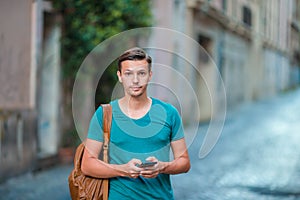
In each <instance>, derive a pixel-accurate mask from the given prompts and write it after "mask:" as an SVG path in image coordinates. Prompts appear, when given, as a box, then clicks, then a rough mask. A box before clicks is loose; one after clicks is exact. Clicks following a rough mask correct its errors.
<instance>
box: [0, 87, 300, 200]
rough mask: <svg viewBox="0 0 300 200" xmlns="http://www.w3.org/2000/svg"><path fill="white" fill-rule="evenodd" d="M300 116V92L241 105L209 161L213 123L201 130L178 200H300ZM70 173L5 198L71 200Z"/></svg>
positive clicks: (39, 177)
mask: <svg viewBox="0 0 300 200" xmlns="http://www.w3.org/2000/svg"><path fill="white" fill-rule="evenodd" d="M299 111H300V90H299V89H298V90H295V91H292V92H288V93H286V94H282V95H280V96H279V97H276V98H273V99H269V100H263V101H259V102H255V103H249V104H247V105H242V106H239V107H238V108H236V109H235V110H233V111H230V112H228V113H227V118H226V122H225V126H224V129H223V132H222V135H221V137H220V139H219V141H218V143H217V144H216V146H215V148H214V149H213V151H212V152H211V153H210V154H209V155H208V156H207V157H205V158H204V159H199V156H198V154H199V150H200V146H201V143H202V141H203V137H204V134H205V130H206V128H207V124H203V125H201V126H200V130H199V134H198V136H197V137H196V138H195V140H194V141H193V143H192V145H191V146H190V147H189V152H190V157H191V162H192V168H191V170H190V172H189V173H187V174H182V175H175V176H173V178H172V180H173V186H174V192H175V199H178V200H181V199H185V200H248V199H249V200H257V199H259V200H279V199H280V200H292V199H300V145H299V142H300V123H299V122H300V115H299V114H298V113H299ZM187 130H188V129H187ZM187 134H188V133H187ZM70 170H71V166H69V165H67V166H57V167H54V168H52V169H50V170H45V171H41V172H38V173H34V174H26V175H23V176H20V177H16V178H13V179H11V180H8V181H7V182H5V183H3V184H1V185H0V199H5V200H10V199H18V200H22V199H24V200H31V199H32V200H37V199H46V200H48V199H49V200H50V199H55V200H67V199H70V197H69V194H68V184H67V176H68V174H69V172H70Z"/></svg>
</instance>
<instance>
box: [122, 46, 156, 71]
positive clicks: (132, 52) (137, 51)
mask: <svg viewBox="0 0 300 200" xmlns="http://www.w3.org/2000/svg"><path fill="white" fill-rule="evenodd" d="M125 60H146V61H147V63H148V67H149V71H150V70H151V63H152V58H151V57H150V56H149V55H148V54H147V53H146V52H145V51H144V50H143V49H141V48H139V47H134V48H131V49H128V50H127V51H125V52H124V53H123V54H122V55H120V56H119V59H118V71H120V72H121V68H122V66H121V63H122V62H123V61H125Z"/></svg>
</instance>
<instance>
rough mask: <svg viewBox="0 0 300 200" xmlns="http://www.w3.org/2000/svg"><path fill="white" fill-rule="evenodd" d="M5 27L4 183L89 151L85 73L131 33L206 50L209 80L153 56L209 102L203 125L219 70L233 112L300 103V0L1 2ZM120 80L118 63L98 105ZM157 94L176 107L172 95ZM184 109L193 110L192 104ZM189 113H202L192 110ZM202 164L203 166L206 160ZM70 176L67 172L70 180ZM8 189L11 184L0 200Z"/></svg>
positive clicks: (201, 58) (200, 56)
mask: <svg viewBox="0 0 300 200" xmlns="http://www.w3.org/2000/svg"><path fill="white" fill-rule="evenodd" d="M0 25H1V26H0V27H1V28H0V85H1V86H0V183H2V184H5V183H6V182H7V181H9V180H11V179H12V178H15V177H19V176H20V175H24V174H28V173H36V172H37V171H43V170H45V169H49V167H50V166H51V167H53V166H57V165H59V164H63V165H64V167H65V165H67V166H70V163H71V162H72V156H73V154H74V149H75V147H76V146H77V145H78V144H79V143H80V139H79V138H78V136H77V133H76V129H75V127H74V122H73V116H72V89H73V83H74V80H75V76H76V73H77V70H78V69H79V67H80V65H81V63H82V62H83V60H84V58H85V57H86V55H87V54H88V53H89V52H90V51H92V50H93V48H95V47H96V46H97V45H98V44H99V43H101V42H102V41H104V40H106V39H108V38H109V37H111V36H114V35H115V34H118V33H120V32H122V31H126V30H129V29H133V28H139V27H150V26H156V27H163V28H169V29H173V30H176V31H179V32H181V33H184V34H186V35H188V36H189V37H191V38H193V39H194V40H195V41H197V42H198V43H199V44H200V45H201V46H202V47H203V48H204V50H205V52H204V51H202V50H200V49H198V50H197V49H196V50H195V49H193V50H192V51H190V54H191V55H192V57H193V58H194V59H196V60H197V63H198V66H195V67H197V69H198V70H199V71H200V73H201V75H202V76H205V77H206V80H204V79H203V77H202V78H201V76H199V74H196V73H194V71H193V69H190V68H185V67H184V66H180V63H179V62H180V60H178V59H177V57H176V56H174V57H172V56H167V57H164V56H163V55H158V54H155V55H152V56H153V57H154V58H156V59H157V62H158V63H159V62H160V60H163V59H165V60H164V63H165V64H168V66H176V70H177V71H179V72H180V73H181V74H183V75H184V76H185V77H186V78H187V79H188V80H190V84H191V85H192V87H193V88H194V90H195V92H196V94H197V97H198V99H199V100H201V101H200V107H201V115H200V116H199V118H198V119H197V121H198V122H199V123H200V124H203V126H205V124H206V123H207V122H208V121H209V120H210V118H211V116H212V114H213V113H212V108H211V99H210V94H209V92H208V91H210V92H213V93H218V92H219V90H220V84H221V83H220V82H219V81H218V80H217V79H216V74H215V73H216V72H215V71H214V70H213V68H214V67H215V66H217V68H218V71H219V73H220V75H221V77H222V79H223V81H224V87H225V90H226V102H227V111H228V112H229V113H232V112H235V111H236V110H237V109H238V108H240V106H243V105H249V104H251V103H255V102H261V101H266V100H270V101H271V102H272V99H276V98H278V97H282V95H283V96H284V95H288V96H289V98H290V99H289V100H286V101H282V103H287V104H290V103H289V102H294V103H295V104H296V101H292V100H294V99H295V98H297V97H300V96H299V95H298V96H297V95H295V96H293V95H292V96H291V93H292V94H294V93H296V94H298V93H299V92H298V87H299V83H300V1H299V0H164V1H159V0H149V1H148V0H143V1H137V0H116V1H110V0H102V1H93V0H65V1H61V0H52V1H43V0H22V1H20V0H0ZM149 37H150V38H151V40H150V41H149V42H152V43H154V44H155V43H156V42H161V41H164V42H167V43H168V46H169V48H170V49H173V50H174V51H176V52H180V51H184V50H185V49H188V47H189V46H188V45H189V44H184V43H182V41H180V39H174V40H168V38H167V36H161V35H160V36H153V35H152V36H151V35H150V36H149ZM131 42H132V41H131ZM138 44H139V43H136V44H135V45H138ZM210 58H212V60H211V59H210ZM115 73H116V66H115V64H114V63H113V64H112V67H111V68H108V70H106V72H105V75H104V76H103V77H102V78H101V84H102V85H101V86H99V87H98V89H97V93H96V99H95V107H97V106H99V104H100V103H105V102H108V101H109V100H110V97H111V93H112V88H113V87H114V85H115V84H116V82H117V77H116V74H115ZM169 76H170V75H169V74H162V73H160V74H159V73H158V76H156V79H160V78H166V79H167V81H169V82H170V83H171V84H178V83H176V79H173V78H172V77H169ZM172 82H174V83H172ZM178 85H180V84H178ZM152 92H154V93H155V95H156V96H157V97H160V98H161V99H164V100H166V101H169V102H171V103H174V104H176V102H175V101H174V100H173V99H172V98H171V97H169V96H168V95H166V93H165V92H164V91H163V90H162V91H159V88H158V89H157V91H152ZM184 101H187V102H189V101H190V99H189V97H186V98H185V99H184ZM267 104H268V103H266V105H267ZM270 104H271V103H270ZM276 105H277V104H276ZM264 108H265V107H262V108H261V109H262V110H263V109H264ZM276 108H277V107H274V108H273V107H271V109H276ZM297 108H298V107H297ZM184 109H188V110H190V111H191V112H192V111H193V108H192V107H188V106H187V107H185V108H184ZM249 111H251V109H250V110H249ZM260 111H261V110H260ZM291 111H295V110H294V109H292V110H291ZM238 114H239V113H237V115H238ZM261 114H262V112H261V113H260V112H258V113H257V114H255V115H253V116H252V117H253V118H256V117H259V116H260V115H261ZM230 116H231V115H230ZM183 120H184V122H185V123H186V124H187V126H188V123H187V122H188V121H189V116H183ZM287 123H288V121H287ZM225 126H226V124H225ZM240 126H243V125H242V124H241V125H240ZM265 128H266V127H265ZM187 130H188V128H187ZM241 130H243V129H242V128H241ZM261 131H262V132H264V130H261ZM297 131H298V132H299V130H297ZM199 134H201V133H199ZM240 134H241V133H240ZM298 134H299V133H298ZM297 139H299V138H297ZM299 153H300V152H299ZM192 155H194V154H192ZM195 155H196V154H195ZM297 155H298V154H297ZM192 159H198V158H197V155H196V156H195V158H194V157H192ZM211 165H213V164H211ZM69 169H71V168H63V170H61V171H62V172H64V173H65V174H68V172H69V171H68V170H69ZM298 170H300V168H299V169H298ZM58 171H60V170H57V171H55V172H53V173H59V172H58ZM62 177H65V176H63V175H62ZM37 185H38V184H37ZM0 187H1V185H0ZM35 187H37V186H35ZM65 187H67V185H65ZM178 188H179V189H180V187H179V186H178ZM8 191H9V189H8V186H5V189H4V190H0V196H1V195H2V193H7V192H8ZM298 191H300V189H299V190H298ZM1 192H2V193H1ZM299 193H300V192H299ZM299 193H296V194H295V193H294V194H292V197H295V198H296V197H298V196H300V195H299ZM297 194H298V196H297ZM177 195H180V194H177ZM0 198H1V197H0ZM182 198H183V197H182ZM25 199H26V198H25ZM28 199H29V198H28ZM32 199H34V197H32ZM66 199H68V197H66ZM178 199H181V198H178ZM187 199H192V198H187ZM195 199H201V197H197V198H195ZM202 199H222V198H221V197H220V198H219V197H215V198H213V197H210V198H208V197H207V198H204V197H203V198H202ZM223 199H225V198H223ZM292 199H293V198H292Z"/></svg>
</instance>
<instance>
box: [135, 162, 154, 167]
mask: <svg viewBox="0 0 300 200" xmlns="http://www.w3.org/2000/svg"><path fill="white" fill-rule="evenodd" d="M155 164H157V162H144V163H142V164H137V165H136V166H137V167H140V168H144V167H152V166H154V165H155Z"/></svg>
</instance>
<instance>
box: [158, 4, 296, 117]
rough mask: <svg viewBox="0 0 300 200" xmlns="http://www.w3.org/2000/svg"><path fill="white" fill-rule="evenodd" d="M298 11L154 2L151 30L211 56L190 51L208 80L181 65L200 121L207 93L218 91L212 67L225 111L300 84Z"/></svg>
mask: <svg viewBox="0 0 300 200" xmlns="http://www.w3.org/2000/svg"><path fill="white" fill-rule="evenodd" d="M299 10H300V8H299V1H298V0H264V1H260V0H186V1H179V0H166V1H156V0H155V1H153V13H154V16H155V23H156V24H155V26H159V27H165V28H169V29H174V30H177V31H180V32H182V33H185V34H187V35H189V36H190V37H191V38H193V39H194V40H195V41H197V42H198V43H199V44H200V45H201V46H202V47H203V48H204V49H205V50H206V51H207V54H208V55H209V56H211V58H212V60H210V59H207V57H209V56H206V55H203V53H201V51H200V50H198V51H197V50H196V51H195V50H193V51H191V53H192V54H193V56H194V59H195V60H198V66H196V67H197V68H198V69H199V71H200V73H201V75H202V76H204V77H206V79H207V80H206V81H204V80H203V78H201V77H199V76H197V75H195V73H194V72H186V70H189V69H188V68H185V67H184V66H182V68H181V69H180V70H181V71H185V72H184V73H185V74H189V75H188V76H187V79H188V80H193V81H191V84H192V85H193V88H194V89H195V92H196V93H197V95H198V100H199V102H200V108H201V109H200V110H201V115H200V118H199V120H200V121H207V120H209V119H210V118H211V115H212V105H211V94H212V93H216V94H217V93H219V89H220V83H219V82H218V80H216V78H215V77H216V74H215V72H214V70H213V68H214V67H217V68H218V71H219V72H220V74H221V77H222V80H223V83H224V87H225V91H226V101H227V108H229V109H230V108H233V107H235V106H237V105H238V104H241V103H244V102H247V101H253V100H257V99H262V98H268V97H272V96H274V95H276V94H278V93H280V92H282V91H284V90H288V89H290V88H291V87H294V86H295V85H298V84H299V74H300V73H299V67H300V66H299V14H298V13H299ZM153 40H155V39H153ZM169 42H170V44H169V46H170V48H171V49H176V48H179V49H180V48H181V49H189V47H188V46H186V45H187V44H180V41H178V40H174V41H169ZM170 60H172V59H170ZM169 65H170V66H172V62H171V61H170V62H169ZM193 76H197V77H193ZM160 77H164V78H168V76H165V75H162V74H160ZM158 78H159V77H158ZM169 81H170V82H174V79H172V78H170V79H169ZM172 84H176V83H172ZM187 109H188V108H187ZM190 110H192V109H191V108H190Z"/></svg>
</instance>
